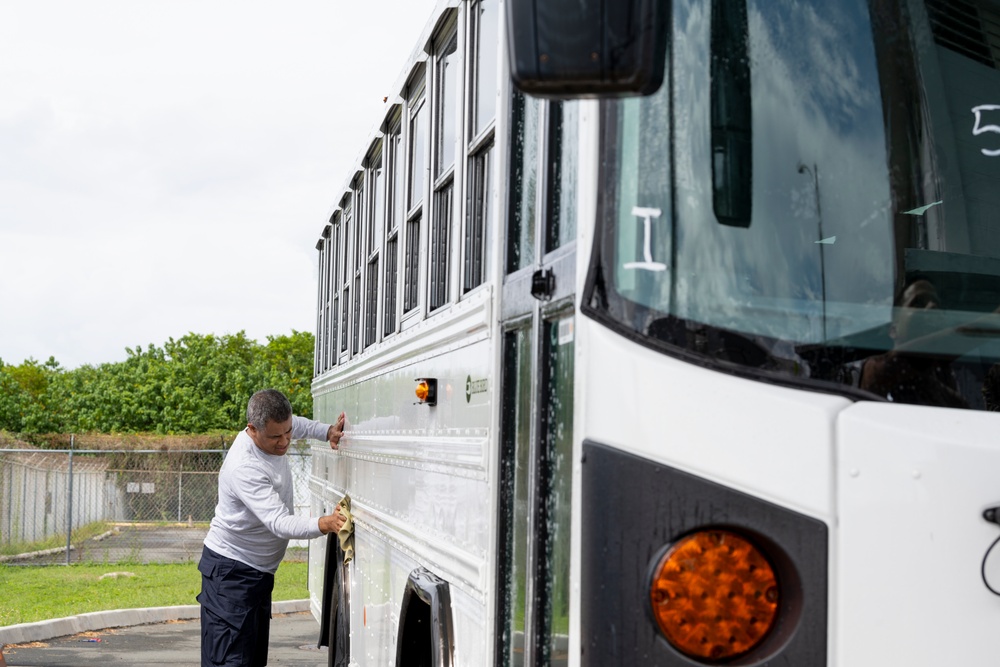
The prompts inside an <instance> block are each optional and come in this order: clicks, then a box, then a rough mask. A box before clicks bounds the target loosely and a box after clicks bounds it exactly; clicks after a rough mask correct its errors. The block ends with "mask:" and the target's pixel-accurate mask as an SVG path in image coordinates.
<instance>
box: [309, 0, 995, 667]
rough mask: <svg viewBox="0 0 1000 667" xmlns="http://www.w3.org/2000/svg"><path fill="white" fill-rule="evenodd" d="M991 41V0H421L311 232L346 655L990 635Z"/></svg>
mask: <svg viewBox="0 0 1000 667" xmlns="http://www.w3.org/2000/svg"><path fill="white" fill-rule="evenodd" d="M998 69H1000V2H997V1H996V0H963V1H961V2H957V1H956V2H944V1H943V0H671V1H670V2H667V1H665V0H620V1H619V2H614V3H592V2H583V1H582V0H548V1H547V2H542V1H541V0H539V1H538V2H533V1H532V0H504V2H501V1H500V0H447V1H442V2H441V3H439V5H438V7H437V8H436V9H435V11H434V12H433V14H432V16H431V17H430V20H429V22H428V23H427V25H426V27H425V28H424V30H423V32H422V33H421V35H420V36H419V40H418V41H417V44H416V48H415V50H414V51H413V55H412V56H411V58H410V59H409V61H408V62H407V63H406V65H405V68H404V70H403V72H402V75H401V77H400V79H399V80H398V83H397V86H396V88H395V89H394V90H395V97H392V98H390V99H389V100H388V101H387V105H386V113H385V115H384V118H380V119H373V122H375V123H378V122H381V124H380V125H379V126H378V128H379V129H378V131H377V132H375V133H373V135H372V136H370V137H369V138H368V140H367V141H366V143H365V144H364V145H363V146H362V147H361V158H360V159H359V160H358V162H357V166H356V168H355V169H354V170H353V171H352V173H351V174H348V175H347V178H346V180H345V183H344V186H343V189H342V190H341V191H340V192H339V193H338V194H337V196H336V197H335V198H334V203H335V206H334V208H333V210H332V213H331V215H330V216H329V219H328V222H327V223H326V224H325V226H324V227H323V229H322V233H321V237H320V240H319V243H318V245H317V248H318V250H319V292H318V294H319V297H318V320H317V336H316V341H317V347H316V368H315V372H316V376H315V379H314V382H313V394H314V397H315V416H316V417H317V418H319V419H326V420H328V421H329V420H332V419H334V418H335V417H336V415H337V414H339V412H340V411H341V410H345V411H346V412H347V414H348V417H349V427H348V430H347V432H346V437H345V439H344V440H343V441H342V444H341V448H340V450H339V451H329V450H327V449H324V448H322V447H321V448H317V449H315V450H314V451H313V472H312V476H311V481H310V490H311V498H312V501H311V502H312V504H313V510H314V511H315V512H326V511H329V510H330V509H331V507H332V506H333V505H334V504H335V503H336V502H337V501H338V500H339V499H340V498H341V497H342V496H343V495H345V494H347V495H349V496H350V497H351V499H352V511H353V516H354V519H355V545H354V555H353V560H352V561H351V562H350V563H349V564H348V565H346V566H344V565H342V564H341V562H342V561H341V558H342V556H341V554H340V552H339V547H338V546H337V545H336V543H335V542H332V541H331V542H329V543H327V544H326V545H325V546H324V544H323V543H314V547H318V548H312V550H311V552H310V566H311V567H310V578H309V585H310V594H311V596H312V608H313V612H314V613H315V614H316V616H317V618H318V619H320V622H321V625H320V629H321V641H322V642H323V643H324V644H329V645H330V646H331V650H330V662H331V664H351V665H369V664H371V665H374V664H378V665H439V666H445V665H447V666H450V665H469V666H480V665H498V666H515V665H562V664H569V665H588V666H594V667H597V666H608V665H638V664H643V665H646V664H649V665H687V666H690V665H698V664H733V665H758V664H789V665H803V666H809V667H813V666H821V667H861V666H864V667H884V666H885V665H907V666H908V667H912V666H932V665H933V666H935V667H937V666H939V665H991V664H995V663H996V660H997V658H996V656H995V648H994V646H993V644H994V643H995V638H994V637H995V636H994V635H993V632H994V631H995V630H996V628H997V627H998V623H1000V597H998V595H997V591H1000V549H997V550H991V545H993V544H995V542H994V540H996V539H997V538H998V537H1000V525H997V512H996V511H994V508H995V507H996V506H998V505H1000V418H998V417H997V416H996V415H994V414H990V413H991V412H994V411H996V410H997V409H998V404H1000V365H998V362H1000V316H997V315H995V314H994V313H995V311H996V310H997V308H998V306H1000V73H998V71H997V70H998ZM512 81H515V82H517V88H515V87H514V85H513V84H512Z"/></svg>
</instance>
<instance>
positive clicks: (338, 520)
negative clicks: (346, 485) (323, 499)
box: [319, 507, 347, 535]
mask: <svg viewBox="0 0 1000 667" xmlns="http://www.w3.org/2000/svg"><path fill="white" fill-rule="evenodd" d="M346 521H347V517H345V516H344V515H343V514H341V513H340V507H337V508H335V509H334V510H333V514H327V515H326V516H321V517H320V518H319V529H320V530H321V531H323V534H324V535H327V534H328V533H339V532H340V529H341V528H343V527H344V523H345V522H346Z"/></svg>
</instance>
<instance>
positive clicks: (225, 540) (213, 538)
mask: <svg viewBox="0 0 1000 667" xmlns="http://www.w3.org/2000/svg"><path fill="white" fill-rule="evenodd" d="M329 428H330V425H329V424H323V423H322V422H318V421H313V420H311V419H306V418H304V417H296V416H293V417H292V440H300V439H302V438H312V439H314V440H326V435H327V431H328V429H329ZM286 457H287V454H286V455H284V456H274V455H272V454H268V453H266V452H264V451H263V450H261V449H260V448H259V447H258V446H257V445H256V444H254V441H253V439H251V438H250V435H249V434H248V433H247V432H246V430H243V431H242V432H240V434H239V435H237V436H236V439H235V440H233V446H232V447H231V448H230V450H229V453H227V454H226V460H225V461H224V462H223V463H222V469H221V470H220V471H219V503H218V505H216V506H215V517H214V518H213V519H212V525H211V527H210V528H209V530H208V535H206V536H205V546H207V547H208V548H209V549H211V550H212V551H214V552H216V553H218V554H221V555H223V556H226V557H227V558H232V559H233V560H238V561H240V562H241V563H246V564H247V565H249V566H250V567H252V568H255V569H257V570H261V571H262V572H270V573H272V574H273V573H274V572H275V571H276V570H277V569H278V565H280V564H281V559H282V558H284V556H285V549H286V548H288V541H289V540H292V539H296V540H298V539H312V538H314V537H319V536H320V535H322V534H323V532H322V531H321V530H320V529H319V518H317V517H307V516H295V511H294V507H295V505H294V493H293V492H294V485H293V480H292V472H291V469H290V468H289V466H288V459H287V458H286Z"/></svg>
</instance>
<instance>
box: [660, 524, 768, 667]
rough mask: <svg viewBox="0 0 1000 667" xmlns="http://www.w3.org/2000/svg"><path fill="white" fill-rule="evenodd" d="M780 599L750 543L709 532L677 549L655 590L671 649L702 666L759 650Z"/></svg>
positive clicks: (668, 557) (682, 542)
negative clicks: (705, 661) (701, 661)
mask: <svg viewBox="0 0 1000 667" xmlns="http://www.w3.org/2000/svg"><path fill="white" fill-rule="evenodd" d="M779 597H780V592H779V586H778V580H777V577H776V575H775V573H774V568H773V567H772V566H771V564H770V563H769V562H768V559H767V557H766V556H765V555H764V554H763V553H762V552H761V551H760V550H758V549H757V547H755V546H754V545H753V544H752V543H751V542H750V541H749V540H747V539H746V538H744V537H741V536H740V535H737V534H736V533H733V532H730V531H725V530H705V531H699V532H697V533H693V534H691V535H688V536H687V537H685V538H683V539H681V540H679V541H678V542H677V543H676V544H674V545H672V546H671V547H670V548H669V549H668V550H667V552H666V553H665V554H664V555H663V558H661V559H660V562H659V564H658V565H657V567H656V570H655V571H654V575H653V582H652V585H651V586H650V602H651V603H652V605H653V616H654V617H655V618H656V622H657V624H658V625H659V626H660V630H661V631H662V632H663V634H664V636H666V638H667V641H668V642H670V644H671V646H673V647H674V648H676V649H677V650H678V651H680V652H681V653H683V654H685V655H687V656H689V657H692V658H695V659H699V660H710V661H717V660H726V659H730V658H736V657H739V656H741V655H744V654H746V653H748V652H750V651H752V650H753V649H754V648H756V647H757V646H759V645H760V643H761V642H762V641H764V638H765V637H767V635H768V633H769V632H770V631H771V628H772V627H773V626H774V622H775V619H776V617H777V614H778V601H779Z"/></svg>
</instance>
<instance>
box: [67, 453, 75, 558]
mask: <svg viewBox="0 0 1000 667" xmlns="http://www.w3.org/2000/svg"><path fill="white" fill-rule="evenodd" d="M75 438H76V436H74V435H72V434H71V435H70V436H69V497H68V498H67V499H66V564H67V565H69V559H70V549H72V548H73V544H72V541H73V445H74V443H75Z"/></svg>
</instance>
